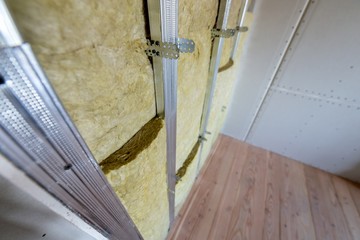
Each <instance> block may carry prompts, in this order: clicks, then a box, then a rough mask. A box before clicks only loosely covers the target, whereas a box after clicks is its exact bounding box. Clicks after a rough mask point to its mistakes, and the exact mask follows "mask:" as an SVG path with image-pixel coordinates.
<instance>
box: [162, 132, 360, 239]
mask: <svg viewBox="0 0 360 240" xmlns="http://www.w3.org/2000/svg"><path fill="white" fill-rule="evenodd" d="M218 143H219V144H218V146H217V148H216V150H215V151H213V153H212V155H211V156H210V157H209V159H208V160H207V163H206V164H205V167H204V169H203V170H202V171H201V173H200V175H199V178H198V179H197V180H196V182H195V184H194V186H193V188H192V190H191V192H190V194H189V197H188V198H187V200H186V201H185V203H184V205H183V207H182V209H181V210H180V213H179V216H178V217H177V218H176V220H175V223H174V226H173V228H172V229H171V231H170V232H169V235H168V239H169V240H170V239H177V240H183V239H196V240H197V239H201V240H202V239H213V240H218V239H241V240H243V239H244V240H246V239H249V240H260V239H274V240H277V239H284V240H287V239H306V240H308V239H310V240H312V239H317V240H323V239H325V240H327V239H341V240H343V239H344V240H346V239H360V188H359V186H358V185H356V184H353V183H351V182H349V181H347V180H344V179H342V178H339V177H336V176H334V175H331V174H328V173H325V172H323V171H320V170H318V169H315V168H312V167H309V166H306V165H304V164H301V163H299V162H296V161H293V160H291V159H288V158H285V157H283V156H280V155H277V154H274V153H270V152H268V151H265V150H263V149H259V148H256V147H254V146H251V145H249V144H246V143H243V142H241V141H238V140H235V139H232V138H230V137H227V136H224V135H220V137H219V139H218Z"/></svg>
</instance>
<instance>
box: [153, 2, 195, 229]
mask: <svg viewBox="0 0 360 240" xmlns="http://www.w3.org/2000/svg"><path fill="white" fill-rule="evenodd" d="M147 5H148V11H149V21H150V33H151V41H153V42H155V43H157V44H156V45H158V46H160V49H153V51H152V52H153V53H154V55H149V53H148V52H147V54H148V55H149V56H153V69H154V81H155V95H156V111H157V115H158V116H160V117H165V126H166V158H167V185H168V201H169V219H170V226H171V225H172V222H173V221H174V218H175V184H176V115H177V109H176V108H177V75H178V74H177V68H178V60H177V58H178V57H179V55H178V54H177V55H176V52H180V50H181V46H184V45H181V43H182V40H180V39H179V38H178V0H148V1H147ZM179 43H180V44H179ZM166 45H167V46H170V47H169V48H173V50H175V52H174V53H173V55H171V57H169V55H166V52H162V51H163V50H161V47H162V46H166ZM190 45H191V43H190ZM192 45H194V44H193V42H192ZM165 48H166V47H165ZM163 49H164V48H163ZM157 50H159V51H158V52H156V51H157ZM147 51H148V50H147ZM190 51H191V50H189V52H190Z"/></svg>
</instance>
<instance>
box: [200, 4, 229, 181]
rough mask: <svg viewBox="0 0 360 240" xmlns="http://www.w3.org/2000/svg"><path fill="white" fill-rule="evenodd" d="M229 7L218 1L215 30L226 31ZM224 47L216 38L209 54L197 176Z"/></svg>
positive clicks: (221, 38)
mask: <svg viewBox="0 0 360 240" xmlns="http://www.w3.org/2000/svg"><path fill="white" fill-rule="evenodd" d="M230 6H231V0H220V6H219V12H218V18H217V22H216V28H217V29H226V26H227V22H228V18H229V12H230ZM223 45H224V38H223V37H218V38H215V39H214V42H213V47H212V53H211V59H210V67H209V76H208V80H207V88H206V93H205V100H204V105H203V111H202V116H201V122H200V136H199V138H200V140H202V141H201V146H200V153H199V159H198V162H197V174H198V173H199V170H200V162H201V156H202V153H203V148H204V141H206V133H207V131H206V128H207V125H208V121H209V116H210V110H211V104H212V99H213V96H214V90H215V85H216V79H217V75H218V69H219V65H220V59H221V54H222V50H223Z"/></svg>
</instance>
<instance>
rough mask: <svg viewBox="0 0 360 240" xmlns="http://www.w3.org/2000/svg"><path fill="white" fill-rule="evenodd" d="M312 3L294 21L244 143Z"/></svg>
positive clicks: (308, 0) (307, 3)
mask: <svg viewBox="0 0 360 240" xmlns="http://www.w3.org/2000/svg"><path fill="white" fill-rule="evenodd" d="M312 2H313V1H312V0H307V1H306V2H305V4H304V7H303V9H301V11H300V16H299V18H298V19H297V21H296V24H295V26H294V29H293V31H292V32H291V34H290V37H289V40H288V41H287V44H286V45H285V48H284V53H283V54H281V57H280V59H279V61H278V62H277V64H276V66H275V69H274V72H273V73H272V75H271V77H270V81H269V82H268V84H267V86H266V88H265V91H264V93H263V94H262V96H261V98H260V102H259V104H258V106H257V108H256V110H255V113H254V115H253V117H252V119H251V122H250V124H249V127H248V128H247V131H246V134H245V138H244V140H245V141H246V140H247V139H248V137H249V134H250V132H251V130H252V128H253V126H254V123H255V120H256V118H257V117H258V115H259V112H260V110H261V108H262V106H263V104H264V102H265V99H266V96H267V95H268V93H269V91H270V89H271V87H272V85H273V82H274V80H275V78H276V76H277V75H278V73H279V69H280V68H281V66H282V64H283V62H284V59H285V56H286V55H287V53H288V51H289V48H290V45H291V43H292V42H293V40H294V38H295V36H296V32H297V31H298V29H299V27H300V25H301V22H302V20H303V18H304V16H305V14H306V12H307V11H308V9H309V7H310V5H311V3H312Z"/></svg>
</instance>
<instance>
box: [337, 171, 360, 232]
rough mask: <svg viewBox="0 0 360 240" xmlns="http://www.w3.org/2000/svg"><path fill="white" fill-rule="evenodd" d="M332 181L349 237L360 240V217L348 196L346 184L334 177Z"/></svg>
mask: <svg viewBox="0 0 360 240" xmlns="http://www.w3.org/2000/svg"><path fill="white" fill-rule="evenodd" d="M332 180H333V183H334V186H335V189H336V192H337V194H336V195H337V197H338V200H339V202H340V204H341V207H342V210H343V212H344V214H345V218H346V220H347V225H348V226H349V229H350V232H351V235H352V237H353V239H360V215H359V212H358V211H357V208H356V206H355V203H354V201H353V199H352V196H351V194H350V191H349V188H348V185H347V182H346V181H345V180H343V179H341V178H335V177H333V178H332Z"/></svg>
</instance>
